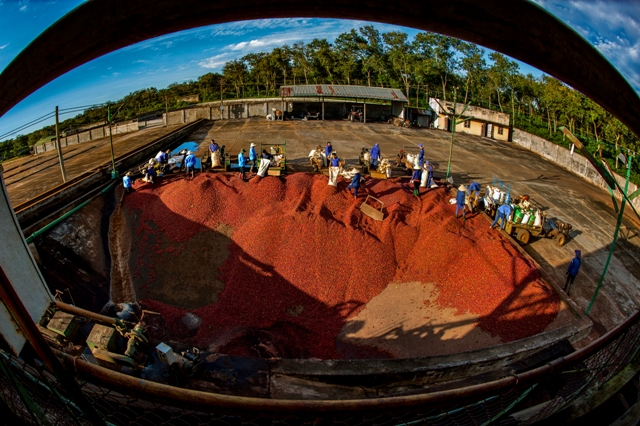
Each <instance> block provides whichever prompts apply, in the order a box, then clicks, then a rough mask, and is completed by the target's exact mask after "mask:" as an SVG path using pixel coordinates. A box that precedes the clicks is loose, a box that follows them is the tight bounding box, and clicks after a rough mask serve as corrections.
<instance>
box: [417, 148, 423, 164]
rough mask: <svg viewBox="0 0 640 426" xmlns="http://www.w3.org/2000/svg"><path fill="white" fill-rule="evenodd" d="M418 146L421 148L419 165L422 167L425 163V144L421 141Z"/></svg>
mask: <svg viewBox="0 0 640 426" xmlns="http://www.w3.org/2000/svg"><path fill="white" fill-rule="evenodd" d="M418 147H419V148H420V152H419V153H418V165H419V166H420V167H422V165H423V164H424V146H422V144H421V143H419V144H418Z"/></svg>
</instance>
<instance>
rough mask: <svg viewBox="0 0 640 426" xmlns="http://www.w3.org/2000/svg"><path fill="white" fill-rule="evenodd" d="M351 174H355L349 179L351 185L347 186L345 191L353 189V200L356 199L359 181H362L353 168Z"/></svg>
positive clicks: (358, 172)
mask: <svg viewBox="0 0 640 426" xmlns="http://www.w3.org/2000/svg"><path fill="white" fill-rule="evenodd" d="M351 173H355V174H354V175H353V178H351V183H350V184H349V186H347V189H353V198H358V188H360V180H361V179H362V175H361V174H360V170H358V169H356V168H353V169H352V170H351Z"/></svg>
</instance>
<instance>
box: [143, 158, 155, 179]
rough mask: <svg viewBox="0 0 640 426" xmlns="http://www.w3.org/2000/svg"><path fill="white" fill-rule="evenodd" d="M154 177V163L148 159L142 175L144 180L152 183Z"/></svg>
mask: <svg viewBox="0 0 640 426" xmlns="http://www.w3.org/2000/svg"><path fill="white" fill-rule="evenodd" d="M155 177H156V168H155V164H154V163H152V162H151V161H149V164H148V167H147V173H146V174H145V175H144V180H145V181H147V183H154V182H153V178H155Z"/></svg>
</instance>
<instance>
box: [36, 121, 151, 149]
mask: <svg viewBox="0 0 640 426" xmlns="http://www.w3.org/2000/svg"><path fill="white" fill-rule="evenodd" d="M143 127H144V126H143ZM111 129H112V131H113V134H114V135H121V134H124V133H129V132H135V131H137V130H138V129H139V123H138V122H137V121H130V122H126V123H116V124H114V125H113V127H112V128H111ZM107 136H109V126H108V125H101V126H97V127H92V128H90V129H87V130H84V131H80V132H78V133H75V134H73V135H67V136H60V144H61V145H62V146H69V145H75V144H78V143H83V142H89V141H92V140H96V139H101V138H106V137H107ZM55 149H56V142H55V141H51V142H47V143H45V144H42V145H37V146H36V145H34V147H33V153H34V154H41V153H43V152H47V151H53V150H55Z"/></svg>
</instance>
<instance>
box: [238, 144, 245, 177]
mask: <svg viewBox="0 0 640 426" xmlns="http://www.w3.org/2000/svg"><path fill="white" fill-rule="evenodd" d="M244 153H245V151H244V148H242V149H241V150H240V152H239V153H238V172H239V177H240V179H242V180H244V167H245V166H246V165H247V158H246V157H245V156H244Z"/></svg>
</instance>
